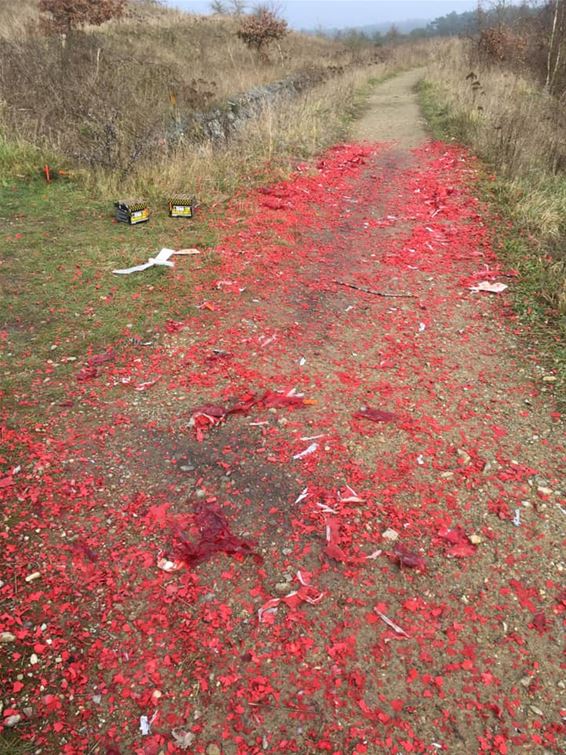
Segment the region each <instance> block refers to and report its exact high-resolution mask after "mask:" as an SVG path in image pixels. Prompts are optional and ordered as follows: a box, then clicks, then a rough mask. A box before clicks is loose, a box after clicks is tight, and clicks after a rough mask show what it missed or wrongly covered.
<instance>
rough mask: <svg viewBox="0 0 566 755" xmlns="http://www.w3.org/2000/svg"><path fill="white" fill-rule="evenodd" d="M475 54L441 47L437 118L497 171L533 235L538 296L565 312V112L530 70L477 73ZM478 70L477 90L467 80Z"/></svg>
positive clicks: (510, 203) (452, 44) (431, 94)
mask: <svg viewBox="0 0 566 755" xmlns="http://www.w3.org/2000/svg"><path fill="white" fill-rule="evenodd" d="M471 53H472V50H471V49H470V47H469V46H468V45H467V43H465V42H464V41H462V40H451V41H445V42H443V43H440V45H439V47H438V55H437V58H436V60H435V61H434V62H433V63H431V64H429V66H428V70H427V79H428V82H429V87H428V90H427V92H426V93H425V96H426V99H427V100H428V102H429V115H430V116H431V117H432V119H433V121H436V124H437V125H438V126H440V128H441V129H443V130H444V132H445V133H448V134H449V135H451V136H455V137H456V138H458V139H459V140H460V141H462V142H464V143H466V144H469V145H470V146H471V147H472V149H473V150H474V152H476V153H477V154H478V155H479V156H480V157H482V158H483V159H484V160H486V161H487V162H488V163H489V164H490V165H491V166H493V168H494V169H495V172H496V174H497V176H498V178H499V179H500V181H499V184H498V186H499V188H500V189H501V193H502V195H504V198H505V202H506V205H507V207H508V208H509V209H510V210H511V212H512V215H513V217H514V219H515V220H516V221H517V222H518V223H519V225H520V227H522V228H523V229H524V230H525V231H526V232H527V233H528V234H529V236H530V239H531V241H530V249H531V254H532V255H533V258H532V259H530V260H528V261H526V264H527V263H528V264H527V267H528V269H529V273H528V274H529V275H533V276H534V277H535V278H536V287H538V291H537V292H536V293H537V295H538V296H539V297H540V298H541V299H542V300H543V301H545V302H546V303H547V304H548V305H550V306H551V307H552V308H554V309H555V310H556V311H558V312H560V313H562V314H565V313H566V248H565V246H566V245H565V243H564V242H565V240H566V113H565V111H564V107H563V105H562V104H561V103H560V102H559V101H558V100H557V99H555V98H553V97H551V96H550V95H548V94H547V93H546V92H545V91H544V90H543V89H541V87H540V85H539V84H537V83H536V82H535V80H534V79H531V78H530V77H529V76H528V74H527V73H524V74H519V73H513V72H511V71H509V70H505V69H502V68H499V67H497V66H484V67H479V68H478V67H477V62H476V63H475V65H474V67H473V68H472V64H471V62H470V61H471V60H472V59H473V58H472V55H471ZM472 71H473V73H474V74H475V76H476V77H477V78H476V79H475V81H476V83H475V85H473V81H474V80H473V79H472V78H471V77H470V78H467V77H468V76H469V75H470V73H471V72H472ZM535 258H536V259H535ZM534 287H535V284H533V288H534Z"/></svg>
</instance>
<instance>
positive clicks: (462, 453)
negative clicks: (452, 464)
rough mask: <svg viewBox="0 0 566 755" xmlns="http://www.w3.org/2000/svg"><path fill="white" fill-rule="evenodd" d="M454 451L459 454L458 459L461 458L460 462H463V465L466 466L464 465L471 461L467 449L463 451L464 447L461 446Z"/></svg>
mask: <svg viewBox="0 0 566 755" xmlns="http://www.w3.org/2000/svg"><path fill="white" fill-rule="evenodd" d="M456 453H457V454H458V456H459V457H460V459H461V460H462V464H463V465H464V466H465V467H466V466H468V464H469V463H470V462H471V460H472V457H471V456H470V454H469V453H468V452H467V451H464V449H463V448H459V449H458V450H457V451H456Z"/></svg>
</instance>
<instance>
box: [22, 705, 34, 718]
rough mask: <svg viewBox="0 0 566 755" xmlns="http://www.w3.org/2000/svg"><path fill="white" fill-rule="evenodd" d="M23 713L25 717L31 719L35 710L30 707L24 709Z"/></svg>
mask: <svg viewBox="0 0 566 755" xmlns="http://www.w3.org/2000/svg"><path fill="white" fill-rule="evenodd" d="M22 713H23V714H24V716H26V717H27V718H31V717H32V716H33V708H31V707H28V708H22Z"/></svg>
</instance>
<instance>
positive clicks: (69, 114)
mask: <svg viewBox="0 0 566 755" xmlns="http://www.w3.org/2000/svg"><path fill="white" fill-rule="evenodd" d="M131 7H132V12H131V13H130V14H129V15H128V16H127V17H126V18H124V19H121V20H118V21H114V22H111V23H108V24H105V25H104V26H102V27H100V28H92V29H86V30H85V31H84V33H81V34H79V35H73V37H72V38H71V39H69V40H67V41H66V43H63V41H62V40H61V39H60V38H59V37H50V38H48V37H45V36H44V35H43V34H41V33H40V31H39V29H38V28H37V24H36V26H35V28H34V25H33V23H32V21H33V19H34V13H35V17H36V16H37V11H36V6H35V4H34V3H31V2H30V0H23V3H22V4H21V6H20V4H18V6H15V9H12V10H6V9H4V10H3V11H2V14H3V19H4V20H5V22H6V23H5V29H6V32H5V34H6V36H5V38H4V40H3V43H2V45H0V89H1V91H2V100H1V102H0V132H1V133H3V134H4V137H5V139H6V140H8V141H14V140H19V141H23V142H24V143H28V144H31V145H33V146H34V147H40V148H42V149H45V150H50V151H53V152H56V153H58V154H59V155H60V156H61V157H62V158H63V159H67V160H69V161H70V162H72V163H74V164H75V165H81V166H84V167H86V168H88V169H96V170H100V169H101V168H102V169H105V170H116V171H118V173H119V174H120V175H121V176H122V177H124V176H130V175H131V174H133V173H136V172H138V170H139V168H140V166H141V165H142V164H143V163H144V162H146V161H155V159H156V154H157V160H159V159H160V158H159V155H158V153H159V152H160V151H163V146H164V142H165V141H167V135H168V134H169V133H170V131H171V129H173V130H174V129H175V128H176V124H178V123H180V122H187V121H188V122H190V119H191V115H192V114H194V113H195V112H201V111H205V110H207V109H208V108H210V107H212V106H214V105H216V104H218V103H223V102H225V101H226V99H227V98H229V97H232V96H234V95H236V94H237V93H240V92H243V91H247V90H249V89H250V88H252V87H254V86H257V85H261V84H265V83H267V82H271V81H274V80H278V79H282V78H286V77H288V76H292V75H297V74H298V73H299V72H300V73H301V75H305V76H310V77H311V78H313V79H316V78H317V77H320V75H321V73H324V72H325V71H328V70H331V71H332V72H333V73H336V72H338V73H339V72H341V71H343V70H347V69H349V68H351V67H352V66H354V65H356V64H360V63H366V64H367V63H368V62H370V61H371V59H372V58H374V57H375V53H374V51H373V50H372V49H370V48H366V49H358V50H350V49H348V48H347V47H345V46H344V45H341V44H339V43H336V42H332V41H330V40H326V39H322V38H316V37H305V36H304V35H301V34H297V33H290V34H289V35H288V36H287V37H286V38H285V39H284V40H282V41H281V42H280V43H279V44H277V45H274V46H273V48H272V49H271V50H270V59H269V60H268V61H265V60H260V59H259V58H258V56H257V55H256V54H254V53H253V52H252V51H250V50H249V49H247V48H246V47H245V46H244V44H243V43H242V41H241V40H240V39H239V38H238V37H237V35H236V31H237V26H238V22H237V20H236V19H234V18H230V17H201V16H195V15H191V14H187V13H181V12H179V11H175V10H170V9H166V8H163V7H160V6H156V5H155V4H152V3H148V2H145V3H138V4H135V5H133V6H131ZM190 138H191V137H190V134H189V139H190Z"/></svg>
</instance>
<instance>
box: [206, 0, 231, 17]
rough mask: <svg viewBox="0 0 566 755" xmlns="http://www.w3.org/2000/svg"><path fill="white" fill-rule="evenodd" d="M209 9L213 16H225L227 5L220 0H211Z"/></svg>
mask: <svg viewBox="0 0 566 755" xmlns="http://www.w3.org/2000/svg"><path fill="white" fill-rule="evenodd" d="M210 10H211V11H212V12H213V13H214V15H215V16H225V15H226V14H227V13H228V7H227V5H226V3H224V2H222V0H212V2H211V3H210Z"/></svg>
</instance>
